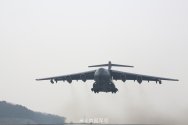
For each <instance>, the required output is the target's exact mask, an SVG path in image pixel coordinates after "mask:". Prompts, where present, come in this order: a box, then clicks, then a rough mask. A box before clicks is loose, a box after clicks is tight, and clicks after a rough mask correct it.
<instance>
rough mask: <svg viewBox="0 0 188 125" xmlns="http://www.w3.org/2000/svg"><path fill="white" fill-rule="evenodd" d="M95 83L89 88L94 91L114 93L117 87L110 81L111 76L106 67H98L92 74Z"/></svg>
mask: <svg viewBox="0 0 188 125" xmlns="http://www.w3.org/2000/svg"><path fill="white" fill-rule="evenodd" d="M94 80H95V83H94V84H93V88H92V89H91V90H92V91H94V92H95V93H96V92H97V93H98V92H112V93H116V92H117V91H118V89H117V88H116V87H115V85H114V83H113V82H112V76H111V74H110V71H109V70H108V69H104V68H99V69H97V70H96V71H95V74H94Z"/></svg>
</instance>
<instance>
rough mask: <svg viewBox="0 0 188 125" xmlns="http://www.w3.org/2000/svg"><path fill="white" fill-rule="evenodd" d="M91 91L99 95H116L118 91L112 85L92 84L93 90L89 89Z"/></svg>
mask: <svg viewBox="0 0 188 125" xmlns="http://www.w3.org/2000/svg"><path fill="white" fill-rule="evenodd" d="M91 91H93V92H94V93H99V92H106V93H107V92H112V93H116V92H117V91H118V89H117V88H116V87H115V85H114V83H113V82H111V83H94V84H93V88H91Z"/></svg>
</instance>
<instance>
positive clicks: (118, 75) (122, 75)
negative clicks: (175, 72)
mask: <svg viewBox="0 0 188 125" xmlns="http://www.w3.org/2000/svg"><path fill="white" fill-rule="evenodd" d="M110 71H111V75H112V77H113V79H114V80H122V81H123V82H125V81H126V80H134V81H135V80H137V81H138V83H142V81H143V80H144V81H148V82H149V81H156V82H159V83H160V84H161V83H162V82H161V80H169V81H179V80H178V79H170V78H163V77H156V76H148V75H142V74H134V73H128V72H121V71H116V70H110Z"/></svg>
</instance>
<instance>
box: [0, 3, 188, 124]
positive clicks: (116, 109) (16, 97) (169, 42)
mask: <svg viewBox="0 0 188 125" xmlns="http://www.w3.org/2000/svg"><path fill="white" fill-rule="evenodd" d="M187 5H188V2H187V1H186V0H157V1H150V0H143V1H139V0H134V1H131V0H127V1H123V0H122V1H121V0H119V1H115V0H114V1H112V0H104V1H99V0H95V1H86V0H80V1H76V0H70V1H60V0H55V1H50V0H45V1H44V0H33V1H25V0H18V1H13V0H6V1H5V0H1V1H0V59H1V63H0V75H1V82H0V100H6V101H9V102H12V103H16V104H21V105H24V106H27V107H28V108H30V109H32V110H35V111H40V112H48V113H52V114H57V115H61V116H65V117H66V118H67V122H71V121H72V122H79V121H80V120H81V119H90V118H91V119H92V118H106V119H108V123H126V124H128V123H134V124H136V123H143V124H144V123H148V124H151V123H153V124H158V123H159V124H172V123H175V124H186V123H188V120H187V118H186V116H187V115H188V98H186V97H187V95H188V92H187V89H188V85H187V83H188V80H187V79H186V78H187V77H186V76H187V75H188V66H187V64H188V60H187V54H188V51H187V46H188V43H187V41H188V37H187V34H188V23H187V22H188V15H187V12H188V9H187ZM110 60H111V61H112V63H119V64H126V65H134V66H135V68H117V67H113V69H117V70H121V71H127V72H133V73H142V74H146V75H154V76H162V77H169V78H177V79H179V80H180V81H179V82H169V81H163V84H162V85H158V84H156V83H155V82H150V83H147V82H143V84H141V85H139V84H138V83H137V82H134V81H126V82H125V83H123V82H122V81H114V82H115V85H116V86H117V88H118V89H119V91H118V93H116V94H111V93H100V94H94V93H93V92H91V90H90V89H91V87H92V84H93V83H94V81H87V82H85V83H84V82H81V81H78V82H77V81H74V82H73V83H72V84H68V83H67V82H58V84H55V85H52V84H50V82H49V81H42V82H38V81H35V79H36V78H40V77H46V76H56V75H63V74H70V73H77V72H82V71H89V70H92V69H95V68H88V67H87V66H88V65H93V64H101V63H107V62H108V61H110Z"/></svg>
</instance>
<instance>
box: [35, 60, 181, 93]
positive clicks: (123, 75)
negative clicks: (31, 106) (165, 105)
mask: <svg viewBox="0 0 188 125" xmlns="http://www.w3.org/2000/svg"><path fill="white" fill-rule="evenodd" d="M104 66H107V67H108V69H105V68H99V69H96V70H91V71H86V72H81V73H75V74H69V75H61V76H55V77H48V78H40V79H36V80H37V81H39V80H50V82H51V83H52V84H53V83H54V82H56V83H57V82H58V81H67V82H68V83H72V81H73V80H82V81H83V82H86V81H87V80H94V81H95V82H94V83H93V88H91V91H93V92H95V93H99V92H112V93H116V92H117V91H118V89H117V88H116V86H115V84H114V82H113V80H122V81H123V82H125V81H126V80H134V81H137V82H138V83H139V84H141V83H142V81H148V82H149V81H155V82H156V83H157V82H158V83H159V84H162V80H168V81H179V80H178V79H171V78H164V77H156V76H149V75H142V74H135V73H129V72H122V71H117V70H112V69H111V68H112V66H114V67H115V66H116V67H133V66H129V65H119V64H112V63H111V61H109V62H108V64H100V65H92V66H88V67H104Z"/></svg>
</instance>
